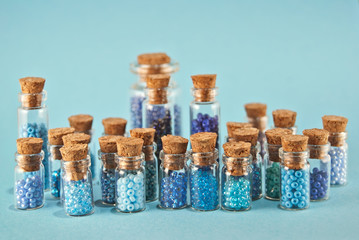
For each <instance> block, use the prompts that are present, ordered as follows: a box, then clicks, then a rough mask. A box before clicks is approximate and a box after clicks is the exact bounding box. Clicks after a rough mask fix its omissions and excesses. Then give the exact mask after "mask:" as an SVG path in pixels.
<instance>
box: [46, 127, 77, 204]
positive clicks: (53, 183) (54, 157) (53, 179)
mask: <svg viewBox="0 0 359 240" xmlns="http://www.w3.org/2000/svg"><path fill="white" fill-rule="evenodd" d="M74 132H75V129H74V128H53V129H50V130H49V134H48V139H49V171H50V193H51V196H52V197H53V198H56V199H58V198H60V196H61V184H60V183H61V160H62V155H61V152H60V148H62V147H63V145H64V141H63V140H62V137H63V136H66V135H67V134H72V133H74Z"/></svg>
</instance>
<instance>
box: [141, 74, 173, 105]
mask: <svg viewBox="0 0 359 240" xmlns="http://www.w3.org/2000/svg"><path fill="white" fill-rule="evenodd" d="M169 81H170V75H167V74H157V75H148V76H147V80H146V82H147V93H148V102H149V103H150V104H165V103H167V102H168V99H167V94H168V93H167V87H168V84H169Z"/></svg>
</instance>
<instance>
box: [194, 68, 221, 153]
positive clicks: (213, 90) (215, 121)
mask: <svg viewBox="0 0 359 240" xmlns="http://www.w3.org/2000/svg"><path fill="white" fill-rule="evenodd" d="M191 77H192V81H193V86H194V88H193V89H192V95H193V97H194V99H193V101H192V102H191V104H190V125H191V128H190V129H191V134H195V133H199V132H214V133H216V134H217V136H218V138H217V144H216V148H217V149H218V147H219V146H220V132H219V130H220V128H219V126H220V105H219V102H218V101H217V100H216V96H217V94H218V88H217V87H216V86H215V85H216V78H217V75H216V74H203V75H194V76H191Z"/></svg>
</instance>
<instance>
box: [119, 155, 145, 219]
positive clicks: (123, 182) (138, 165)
mask: <svg viewBox="0 0 359 240" xmlns="http://www.w3.org/2000/svg"><path fill="white" fill-rule="evenodd" d="M116 158H117V168H116V210H117V211H119V212H124V213H135V212H141V211H143V210H145V209H146V205H145V203H146V191H145V168H144V167H143V160H144V154H143V153H142V154H141V155H140V156H135V157H122V156H118V155H117V156H116Z"/></svg>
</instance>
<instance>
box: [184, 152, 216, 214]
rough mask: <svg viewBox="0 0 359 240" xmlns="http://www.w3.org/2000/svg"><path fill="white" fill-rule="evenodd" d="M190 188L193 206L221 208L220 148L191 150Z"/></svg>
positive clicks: (193, 207) (204, 208) (210, 209)
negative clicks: (201, 151)
mask: <svg viewBox="0 0 359 240" xmlns="http://www.w3.org/2000/svg"><path fill="white" fill-rule="evenodd" d="M190 159H191V163H190V166H189V188H190V198H191V207H192V209H194V210H198V211H213V210H217V209H218V208H219V164H218V162H217V159H218V150H217V149H215V151H214V152H208V153H194V152H192V151H191V152H190Z"/></svg>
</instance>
